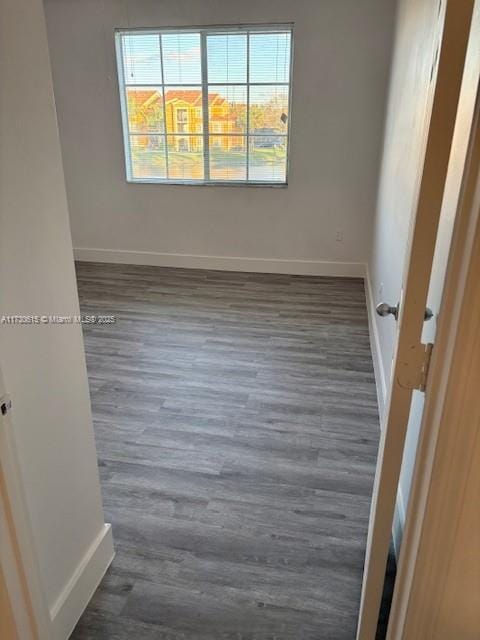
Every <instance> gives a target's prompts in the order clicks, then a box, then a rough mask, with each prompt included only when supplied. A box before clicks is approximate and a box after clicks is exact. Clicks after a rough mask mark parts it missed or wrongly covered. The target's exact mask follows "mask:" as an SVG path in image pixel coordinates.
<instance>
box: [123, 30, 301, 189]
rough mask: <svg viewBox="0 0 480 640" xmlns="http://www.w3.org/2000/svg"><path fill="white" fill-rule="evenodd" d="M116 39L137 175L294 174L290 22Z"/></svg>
mask: <svg viewBox="0 0 480 640" xmlns="http://www.w3.org/2000/svg"><path fill="white" fill-rule="evenodd" d="M116 39H117V59H118V70H119V85H120V97H121V107H122V119H123V132H124V142H125V161H126V171H127V180H129V181H131V182H159V183H178V182H180V183H192V184H211V183H221V184H229V183H232V184H239V183H244V184H245V183H247V184H265V185H272V184H275V185H278V184H286V183H287V166H288V157H287V156H288V132H289V120H290V85H291V49H292V46H291V45H292V29H291V27H290V26H279V25H276V26H270V27H263V26H262V27H228V28H226V27H221V28H212V29H210V28H208V29H188V30H186V29H182V30H176V29H175V30H173V29H169V30H159V31H151V30H148V31H146V30H135V31H123V30H122V31H118V32H117V35H116Z"/></svg>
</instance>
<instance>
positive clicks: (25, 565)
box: [0, 369, 51, 640]
mask: <svg viewBox="0 0 480 640" xmlns="http://www.w3.org/2000/svg"><path fill="white" fill-rule="evenodd" d="M0 397H1V400H2V403H7V404H8V402H9V397H8V395H7V393H6V391H5V385H4V382H3V376H2V371H1V369H0ZM11 413H12V409H11V408H10V409H9V410H8V411H7V413H6V414H5V415H2V414H0V534H1V539H2V543H1V544H0V567H1V569H2V572H3V577H4V581H5V586H6V589H7V592H8V595H9V600H10V606H11V609H12V613H13V618H14V621H15V623H16V626H17V629H18V632H19V638H21V640H23V639H24V638H25V640H51V619H50V612H49V609H48V605H47V601H46V599H45V596H44V591H43V587H42V584H41V580H40V571H39V565H38V560H37V556H36V551H35V547H34V544H33V534H32V527H31V524H30V519H29V516H28V507H27V502H26V498H25V494H24V491H23V481H22V476H21V471H20V465H19V462H18V455H17V450H16V445H15V439H14V436H13V433H12V429H13V428H14V427H13V422H12V416H11Z"/></svg>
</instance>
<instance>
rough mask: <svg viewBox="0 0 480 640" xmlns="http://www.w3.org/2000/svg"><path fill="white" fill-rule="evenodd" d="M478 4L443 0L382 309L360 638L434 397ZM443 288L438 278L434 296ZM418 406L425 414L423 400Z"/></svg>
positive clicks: (370, 637) (368, 625) (372, 625)
mask: <svg viewBox="0 0 480 640" xmlns="http://www.w3.org/2000/svg"><path fill="white" fill-rule="evenodd" d="M473 5H474V0H444V1H443V2H440V6H439V11H440V19H441V21H442V24H443V30H440V33H439V36H438V46H437V49H436V52H435V53H434V57H433V61H432V76H431V109H430V119H429V123H428V126H427V127H426V130H427V134H426V141H425V155H424V159H423V163H422V166H421V171H420V174H419V176H418V190H417V195H416V211H415V213H414V215H413V223H412V225H411V229H410V236H409V246H408V250H407V259H406V266H405V270H404V276H403V283H402V292H401V295H400V301H399V304H398V307H397V306H396V305H395V302H396V301H389V302H390V303H391V304H390V305H384V306H383V308H382V309H380V311H381V312H382V315H383V314H385V315H388V314H394V315H395V316H396V318H397V320H398V325H397V341H396V349H395V355H394V358H393V364H392V376H391V385H390V389H389V391H388V398H387V405H386V410H385V415H384V420H383V425H382V432H381V439H380V445H379V452H378V460H377V470H376V475H375V483H374V488H373V496H372V506H371V513H370V523H369V532H368V540H367V550H366V556H365V569H364V577H363V586H362V597H361V603H360V613H359V621H358V630H357V640H374V638H375V633H376V628H377V621H378V613H379V608H380V601H381V596H382V590H383V583H384V576H385V568H386V561H387V556H388V549H389V545H390V539H391V531H392V523H393V515H394V509H395V502H396V496H397V488H398V482H399V477H400V470H401V465H402V458H403V452H404V447H405V438H406V434H407V426H408V422H409V417H410V412H411V408H412V396H413V393H414V391H415V392H416V395H417V396H418V393H419V392H424V390H425V387H426V389H427V393H428V384H427V383H426V380H427V378H426V375H427V373H428V362H429V357H430V353H431V344H430V343H426V342H422V337H424V338H425V337H426V336H422V333H423V331H424V323H425V319H426V315H425V314H426V309H427V296H428V292H429V287H430V282H431V276H432V265H433V261H434V253H435V246H436V243H437V235H438V229H439V221H440V214H441V210H442V201H443V196H444V190H445V182H446V177H447V170H448V164H449V157H450V151H451V147H452V138H453V133H454V127H455V121H456V112H457V106H458V101H459V94H460V88H461V83H462V75H463V68H464V64H465V55H466V50H467V44H468V40H469V33H470V25H471V19H472V12H473ZM438 274H439V277H441V275H440V271H439V272H438ZM439 290H440V291H441V287H440V288H439V287H438V284H437V283H435V282H433V281H432V292H434V291H437V292H438V291H439ZM432 295H433V296H434V298H435V295H438V294H432ZM435 306H436V307H437V306H438V305H437V303H435ZM425 326H427V325H425ZM430 326H432V325H430ZM430 331H432V329H430ZM432 338H433V336H430V335H429V336H428V339H429V340H430V339H432ZM413 408H414V411H416V412H417V414H418V413H419V412H420V413H421V411H422V400H421V398H420V399H419V398H418V397H417V398H416V399H415V405H414V407H413Z"/></svg>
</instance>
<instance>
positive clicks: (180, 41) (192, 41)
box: [122, 32, 290, 100]
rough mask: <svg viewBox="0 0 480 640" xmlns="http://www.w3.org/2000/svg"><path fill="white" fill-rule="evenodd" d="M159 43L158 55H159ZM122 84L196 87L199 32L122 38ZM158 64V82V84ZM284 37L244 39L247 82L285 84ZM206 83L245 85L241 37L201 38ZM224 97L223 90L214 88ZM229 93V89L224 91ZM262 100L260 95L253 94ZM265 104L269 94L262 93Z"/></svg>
mask: <svg viewBox="0 0 480 640" xmlns="http://www.w3.org/2000/svg"><path fill="white" fill-rule="evenodd" d="M160 40H161V47H162V48H161V51H160ZM122 48H123V59H124V73H125V82H126V83H127V84H162V83H163V82H164V83H165V84H174V85H177V86H179V87H180V86H181V85H187V86H188V85H192V84H201V82H202V78H201V74H202V72H201V55H200V34H199V33H163V34H162V35H161V38H160V37H159V35H158V34H147V33H134V34H123V35H122ZM162 61H163V79H162ZM289 67H290V33H287V32H284V33H251V34H250V82H288V81H289ZM207 68H208V82H213V83H225V82H246V81H247V35H246V34H241V33H239V34H236V33H229V34H222V33H215V34H211V35H207ZM215 91H218V92H219V93H224V94H225V97H226V91H227V89H226V88H221V87H220V88H216V89H215ZM230 91H231V90H230ZM257 93H258V95H259V96H260V97H261V96H262V91H261V90H260V89H259V90H257ZM263 94H265V96H266V97H265V100H267V99H268V98H269V97H270V95H268V94H271V92H269V91H263Z"/></svg>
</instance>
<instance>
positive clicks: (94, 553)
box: [50, 524, 115, 640]
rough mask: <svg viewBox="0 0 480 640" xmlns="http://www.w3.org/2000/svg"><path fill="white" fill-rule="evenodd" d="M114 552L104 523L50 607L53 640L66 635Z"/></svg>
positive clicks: (110, 537)
mask: <svg viewBox="0 0 480 640" xmlns="http://www.w3.org/2000/svg"><path fill="white" fill-rule="evenodd" d="M114 555H115V551H114V548H113V537H112V528H111V525H110V524H104V525H103V527H102V529H101V531H100V533H99V534H98V535H97V537H96V538H95V540H94V541H93V542H92V544H91V545H90V547H89V548H88V550H87V552H86V553H85V555H84V556H83V558H82V560H81V561H80V563H79V564H78V566H77V568H76V569H75V571H74V573H73V575H72V576H71V578H70V580H69V581H68V582H67V584H66V585H65V588H64V589H63V591H62V592H61V594H60V596H59V597H58V599H57V601H56V602H55V603H54V605H53V606H52V607H51V609H50V618H51V630H52V633H51V637H52V639H53V640H67V638H69V637H70V635H71V633H72V631H73V629H74V628H75V625H76V624H77V622H78V620H79V619H80V617H81V615H82V613H83V612H84V610H85V608H86V607H87V605H88V603H89V601H90V599H91V597H92V595H93V594H94V592H95V590H96V588H97V587H98V585H99V584H100V581H101V580H102V578H103V576H104V575H105V572H106V571H107V569H108V567H109V566H110V564H111V562H112V560H113V558H114Z"/></svg>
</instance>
